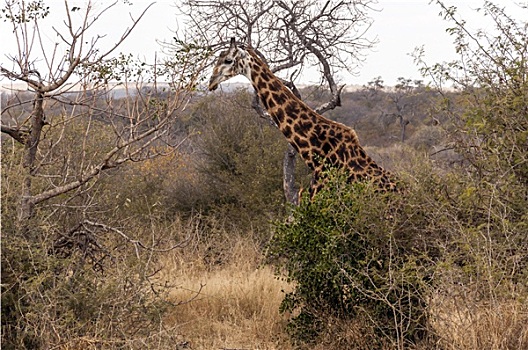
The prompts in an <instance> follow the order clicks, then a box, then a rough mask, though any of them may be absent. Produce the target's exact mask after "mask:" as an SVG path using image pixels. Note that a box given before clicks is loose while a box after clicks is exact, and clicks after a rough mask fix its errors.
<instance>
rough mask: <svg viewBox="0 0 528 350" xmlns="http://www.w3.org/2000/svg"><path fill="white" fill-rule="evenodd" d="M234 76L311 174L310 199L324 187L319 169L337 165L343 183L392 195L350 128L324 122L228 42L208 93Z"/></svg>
mask: <svg viewBox="0 0 528 350" xmlns="http://www.w3.org/2000/svg"><path fill="white" fill-rule="evenodd" d="M237 75H244V76H245V77H246V78H248V79H249V80H250V81H251V84H252V85H253V87H254V88H255V91H256V93H257V95H258V97H259V99H260V101H261V103H262V105H263V106H264V107H265V108H266V110H267V111H268V113H269V115H270V116H271V118H273V121H274V122H275V123H276V124H277V126H278V127H279V129H280V131H281V132H282V133H283V134H284V136H285V137H286V139H287V140H288V142H289V143H290V144H291V145H292V146H293V147H294V148H295V149H296V150H297V152H298V153H299V155H300V156H301V158H302V159H303V160H304V162H305V163H306V165H308V167H310V168H311V169H312V171H313V176H312V184H311V187H310V194H311V197H313V196H314V195H315V193H317V191H318V190H320V189H321V187H322V186H324V171H325V169H326V168H328V167H329V166H330V167H336V168H339V169H345V170H347V171H348V180H349V181H350V182H353V181H361V180H367V181H373V182H374V183H376V184H377V185H378V186H379V188H380V190H382V191H394V190H396V189H397V186H396V183H395V182H394V181H393V180H391V175H390V173H389V172H387V171H386V170H384V169H383V168H381V167H380V166H379V165H377V164H376V162H374V160H373V159H372V158H371V157H370V156H369V155H367V153H366V152H365V150H364V149H363V147H361V145H360V144H359V139H358V137H357V134H356V132H355V131H354V129H352V128H350V127H348V126H346V125H344V124H341V123H338V122H334V121H332V120H329V119H327V118H325V117H323V116H322V115H320V114H318V113H317V112H315V111H314V110H313V109H311V108H310V107H308V106H307V105H306V104H305V103H304V102H303V101H302V100H300V99H299V98H297V97H296V96H295V95H294V94H293V93H292V92H291V91H290V90H289V89H288V88H287V87H286V86H285V85H284V84H283V83H282V81H281V80H280V79H279V78H277V77H276V76H275V75H274V74H273V72H272V71H271V70H270V69H269V67H268V66H267V65H266V63H264V61H263V60H262V59H261V58H260V57H259V56H258V55H257V53H256V52H255V51H254V50H253V49H252V48H251V47H246V46H238V45H237V44H236V42H235V39H234V38H232V39H231V43H230V46H229V48H228V50H226V51H223V52H221V53H220V55H219V56H218V59H217V61H216V65H215V67H214V69H213V74H212V75H211V79H210V80H209V90H210V91H213V90H216V88H217V87H218V85H219V84H220V83H221V82H223V81H226V80H228V79H230V78H233V77H235V76H237Z"/></svg>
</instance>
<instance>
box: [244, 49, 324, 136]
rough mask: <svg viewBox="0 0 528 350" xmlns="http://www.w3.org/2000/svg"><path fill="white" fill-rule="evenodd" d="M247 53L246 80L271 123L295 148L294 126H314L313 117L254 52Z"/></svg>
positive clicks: (304, 105) (307, 108)
mask: <svg viewBox="0 0 528 350" xmlns="http://www.w3.org/2000/svg"><path fill="white" fill-rule="evenodd" d="M248 53H249V54H250V57H251V58H250V60H249V63H248V64H249V67H250V69H248V74H249V75H250V76H248V78H249V80H250V81H251V84H252V85H253V87H254V88H255V91H256V92H257V95H258V97H259V98H260V101H261V102H262V105H263V106H264V107H265V108H266V110H267V111H268V113H269V115H270V116H271V118H272V119H273V121H274V122H275V123H276V124H277V126H278V127H279V129H280V130H281V131H282V133H283V134H284V136H286V138H287V139H288V141H290V143H292V144H294V146H296V145H295V137H294V136H295V135H294V134H295V131H294V127H295V125H304V126H305V127H308V128H309V127H310V126H311V125H313V124H314V121H315V120H314V119H313V116H311V115H310V113H308V110H309V107H308V106H306V104H305V103H304V102H303V101H301V100H300V99H299V98H297V96H295V95H294V94H293V93H292V92H291V91H290V89H288V88H287V87H286V86H285V85H284V84H283V83H282V81H281V80H280V79H279V78H277V77H276V76H275V75H274V74H273V72H272V71H271V70H270V69H269V67H268V66H267V65H266V64H265V63H264V62H263V61H262V60H261V59H260V58H259V57H258V56H257V55H256V53H255V52H254V51H252V50H248ZM303 119H304V120H303ZM299 122H301V124H299ZM297 127H299V126H297Z"/></svg>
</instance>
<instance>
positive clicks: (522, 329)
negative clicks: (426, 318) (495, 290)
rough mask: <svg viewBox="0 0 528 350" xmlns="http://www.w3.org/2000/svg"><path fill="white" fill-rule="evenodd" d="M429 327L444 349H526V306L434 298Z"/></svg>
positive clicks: (514, 302)
mask: <svg viewBox="0 0 528 350" xmlns="http://www.w3.org/2000/svg"><path fill="white" fill-rule="evenodd" d="M430 313H431V315H432V316H433V320H432V327H433V329H434V331H435V333H436V334H437V335H438V336H439V343H440V344H441V346H442V348H443V349H453V350H455V349H456V350H459V349H464V350H465V349H490V350H499V349H500V350H503V349H504V350H505V349H508V350H509V349H511V350H516V349H528V303H526V302H525V301H516V300H514V299H513V298H512V299H509V300H507V301H496V302H494V303H490V302H486V303H483V302H479V301H477V300H476V299H475V298H471V297H468V296H467V295H466V296H464V297H461V296H449V297H446V296H437V297H435V298H434V299H433V301H432V303H431V306H430Z"/></svg>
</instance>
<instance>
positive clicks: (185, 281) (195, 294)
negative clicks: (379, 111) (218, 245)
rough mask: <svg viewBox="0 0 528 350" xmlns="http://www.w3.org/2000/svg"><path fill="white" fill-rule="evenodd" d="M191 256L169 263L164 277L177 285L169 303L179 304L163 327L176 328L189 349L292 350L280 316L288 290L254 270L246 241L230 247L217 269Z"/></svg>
mask: <svg viewBox="0 0 528 350" xmlns="http://www.w3.org/2000/svg"><path fill="white" fill-rule="evenodd" d="M227 246H229V244H227ZM191 255H192V254H183V255H182V254H174V255H172V256H170V257H168V258H167V261H166V262H165V264H164V265H165V271H164V276H163V278H164V279H166V280H168V281H171V282H172V283H175V284H176V283H177V286H176V287H175V288H174V289H173V290H172V291H171V293H170V299H171V301H172V302H174V303H180V302H181V303H182V304H180V305H177V306H175V307H174V308H173V310H171V311H170V312H169V316H168V317H167V319H166V323H167V324H168V325H169V326H177V327H178V330H179V333H180V334H182V337H183V338H184V339H185V340H186V341H188V342H189V347H190V348H191V349H193V350H199V349H289V348H291V347H290V345H289V343H288V338H287V335H286V333H285V327H284V326H285V318H284V317H283V316H282V315H280V314H279V305H280V303H281V301H282V299H283V297H284V292H283V291H282V290H288V289H289V286H288V285H287V284H286V283H285V282H283V281H280V280H278V279H277V278H275V276H274V275H273V271H272V270H271V268H269V267H267V266H264V267H259V261H260V255H259V253H257V249H256V248H254V247H252V246H251V243H250V242H249V241H245V240H241V241H239V242H236V243H234V248H232V251H231V252H230V253H229V258H228V259H227V261H226V262H225V263H223V264H222V265H219V266H209V265H207V264H206V263H205V262H204V260H206V259H204V258H203V256H201V255H202V254H194V255H193V256H191Z"/></svg>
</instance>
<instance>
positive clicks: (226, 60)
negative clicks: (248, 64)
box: [224, 58, 233, 64]
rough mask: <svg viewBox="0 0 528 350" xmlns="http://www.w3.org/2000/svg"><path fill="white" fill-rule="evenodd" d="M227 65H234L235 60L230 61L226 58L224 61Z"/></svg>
mask: <svg viewBox="0 0 528 350" xmlns="http://www.w3.org/2000/svg"><path fill="white" fill-rule="evenodd" d="M224 63H225V64H231V63H233V60H232V59H230V58H226V59H225V61H224Z"/></svg>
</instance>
